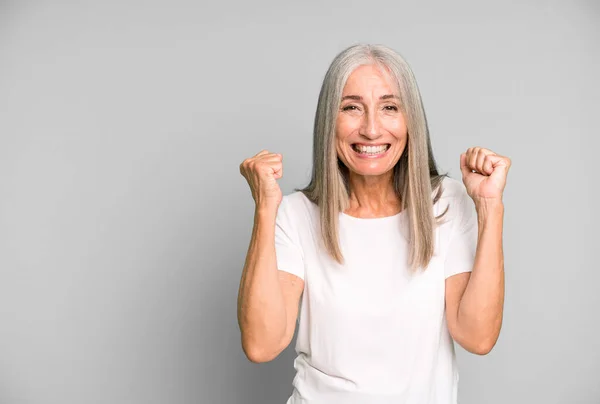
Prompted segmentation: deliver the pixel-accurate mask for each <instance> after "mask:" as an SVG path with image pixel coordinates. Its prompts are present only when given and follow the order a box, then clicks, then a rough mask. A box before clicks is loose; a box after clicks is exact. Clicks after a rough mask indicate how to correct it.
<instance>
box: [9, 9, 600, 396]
mask: <svg viewBox="0 0 600 404" xmlns="http://www.w3.org/2000/svg"><path fill="white" fill-rule="evenodd" d="M483 3H484V2H478V1H470V2H437V3H429V2H401V1H393V2H376V3H366V2H356V1H338V2H328V3H326V5H325V4H324V5H317V2H314V4H313V3H306V2H294V3H285V4H284V2H275V1H273V2H270V3H267V2H243V1H237V2H235V3H233V2H229V3H220V4H219V5H217V4H216V3H215V4H211V5H209V4H204V3H202V2H198V1H189V2H182V1H178V2H173V1H166V0H165V1H161V2H157V1H144V2H141V1H140V2H137V3H134V2H127V3H125V2H120V1H119V2H118V1H97V2H62V3H61V2H48V3H44V2H27V1H25V2H16V1H14V2H2V3H0V136H1V143H0V403H2V404H12V403H36V404H37V403H40V404H41V403H44V404H46V403H52V404H54V403H56V404H59V403H60V404H75V403H77V404H79V403H107V404H108V403H111V404H116V403H145V404H148V403H172V404H179V403H226V404H229V403H232V404H233V403H244V404H254V403H256V404H259V403H260V404H263V403H274V404H276V403H279V404H283V403H284V402H285V400H286V399H287V397H288V395H289V394H290V392H291V388H292V386H291V381H292V378H293V375H294V369H293V363H292V362H293V359H294V356H295V355H294V352H293V345H292V346H291V347H290V348H288V349H287V350H286V351H285V352H284V353H283V354H282V355H280V356H279V357H278V358H277V359H276V360H275V361H273V362H270V363H266V364H260V365H257V364H252V363H250V362H248V361H247V360H246V358H245V357H244V354H243V352H242V350H241V346H240V335H239V330H238V326H237V320H236V299H237V289H238V285H239V279H240V274H241V271H242V266H243V263H244V258H245V254H246V251H247V248H248V242H249V238H250V232H251V226H252V214H253V201H252V198H251V195H250V192H249V188H248V186H247V184H246V183H245V181H244V179H243V178H242V177H241V175H240V174H239V168H238V167H239V164H240V162H241V161H242V160H243V159H244V158H246V157H250V156H252V155H254V154H255V153H257V152H258V151H260V150H261V149H263V148H266V149H269V150H271V151H275V152H279V153H282V154H283V155H284V164H285V165H284V166H285V173H284V175H285V176H284V178H283V179H282V180H281V181H280V183H281V186H282V189H283V191H284V193H286V194H287V193H290V192H292V190H293V188H294V187H298V186H302V185H305V184H306V182H307V180H308V178H309V177H308V176H309V172H310V168H311V150H312V149H311V148H312V134H311V131H312V124H313V117H314V111H315V107H316V101H317V95H318V92H319V88H320V85H321V80H322V78H323V75H324V73H325V70H326V69H327V66H328V65H329V63H330V62H331V60H332V59H333V57H334V56H335V54H337V53H338V52H339V51H341V50H342V49H344V48H345V47H347V46H349V45H352V44H354V43H357V42H372V43H383V44H386V45H388V46H391V47H393V48H395V49H396V50H398V51H399V52H400V53H401V54H403V55H404V56H405V57H406V58H407V59H408V61H409V63H411V65H412V67H413V69H414V71H415V74H416V76H417V79H418V81H419V84H420V88H421V91H422V95H423V98H424V103H425V108H426V111H427V114H428V118H429V122H430V126H431V132H432V142H433V147H434V152H435V155H436V157H437V159H438V161H439V163H440V166H441V168H442V169H443V170H444V171H448V172H449V173H450V174H451V176H453V177H454V178H457V179H458V178H460V171H459V167H458V162H459V155H460V153H461V152H462V151H464V150H466V149H467V148H468V147H470V146H484V147H487V148H490V149H492V150H494V151H496V152H498V153H500V154H504V155H508V156H509V157H511V158H512V160H513V167H512V169H511V172H510V175H509V181H508V186H507V189H506V193H505V202H506V226H505V244H504V245H505V254H506V280H507V283H506V287H507V290H506V305H505V319H504V325H503V329H502V333H501V336H500V339H499V341H498V344H497V345H496V347H495V348H494V350H493V351H492V352H491V353H490V354H489V355H487V356H475V355H472V354H469V353H467V352H465V351H464V350H462V349H461V348H460V347H458V346H457V350H458V360H459V366H460V371H461V382H460V402H461V403H462V404H476V403H477V404H479V403H486V404H505V403H532V402H535V403H546V404H551V403H569V404H575V403H586V404H592V403H600V383H598V381H599V380H600V338H599V337H598V333H599V332H600V314H598V313H599V309H600V294H599V293H598V284H599V282H600V275H599V269H600V268H599V266H598V264H597V248H598V247H597V245H598V233H597V229H598V226H599V225H600V223H599V220H598V214H597V210H594V209H593V204H594V201H596V202H595V204H597V199H595V197H597V184H596V183H592V179H594V180H596V179H597V175H592V173H591V171H592V169H594V168H596V167H597V164H595V159H596V158H597V156H598V153H597V149H598V146H599V142H598V136H599V135H600V133H599V129H600V125H599V123H598V107H599V106H600V96H599V94H600V83H599V79H598V72H599V71H600V57H599V52H598V49H599V40H600V7H599V5H598V2H594V1H587V2H585V1H571V2H559V1H539V2H533V1H520V2H516V1H515V2H494V3H490V2H485V4H483ZM593 193H596V194H593ZM293 343H295V341H294V342H293Z"/></svg>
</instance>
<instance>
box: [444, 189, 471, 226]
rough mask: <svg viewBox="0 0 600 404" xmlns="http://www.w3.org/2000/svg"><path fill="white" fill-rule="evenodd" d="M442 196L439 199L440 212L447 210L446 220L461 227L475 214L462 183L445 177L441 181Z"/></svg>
mask: <svg viewBox="0 0 600 404" xmlns="http://www.w3.org/2000/svg"><path fill="white" fill-rule="evenodd" d="M442 188H443V191H442V196H441V197H440V201H439V202H438V203H440V205H441V206H440V212H443V211H444V209H446V207H447V208H448V214H447V215H446V217H447V219H449V220H451V221H453V222H455V223H456V224H458V225H459V226H463V225H464V223H465V222H468V221H470V220H471V219H472V218H473V217H474V216H473V215H474V213H475V205H474V204H473V200H472V199H471V197H470V196H469V194H468V193H467V189H466V187H465V185H464V184H463V182H462V181H459V180H456V179H454V178H450V177H445V178H444V179H443V180H442Z"/></svg>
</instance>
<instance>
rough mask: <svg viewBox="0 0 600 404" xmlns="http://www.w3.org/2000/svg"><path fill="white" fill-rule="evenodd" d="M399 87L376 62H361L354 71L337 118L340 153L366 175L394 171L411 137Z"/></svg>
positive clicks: (344, 159) (357, 171)
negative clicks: (365, 63) (372, 63)
mask: <svg viewBox="0 0 600 404" xmlns="http://www.w3.org/2000/svg"><path fill="white" fill-rule="evenodd" d="M398 97H399V94H398V89H397V88H396V85H395V84H393V82H392V80H391V77H390V76H389V75H387V74H384V73H382V72H381V71H380V70H379V69H378V68H377V67H376V66H373V65H363V66H359V67H358V68H356V70H354V71H353V72H352V74H350V76H349V77H348V80H347V82H346V85H345V86H344V91H343V92H342V102H341V104H340V109H339V111H338V115H337V119H336V134H335V136H336V150H337V155H338V157H339V158H340V160H342V162H343V163H344V164H345V165H346V167H348V169H349V170H350V171H351V172H353V173H355V174H359V175H363V176H379V175H382V174H386V173H391V170H392V169H393V168H394V166H395V165H396V163H397V162H398V160H399V159H400V157H401V156H402V153H403V152H404V149H405V147H406V142H407V138H408V134H407V128H406V123H405V120H404V116H403V115H402V113H401V112H400V100H399V98H398Z"/></svg>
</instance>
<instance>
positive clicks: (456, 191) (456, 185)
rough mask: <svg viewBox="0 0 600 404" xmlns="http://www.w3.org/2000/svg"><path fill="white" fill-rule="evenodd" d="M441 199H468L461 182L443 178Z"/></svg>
mask: <svg viewBox="0 0 600 404" xmlns="http://www.w3.org/2000/svg"><path fill="white" fill-rule="evenodd" d="M442 189H443V191H442V196H441V197H442V198H458V199H463V198H464V197H465V196H467V197H468V194H467V189H466V188H465V185H464V184H463V182H462V181H459V180H456V179H454V178H450V177H444V179H443V180H442Z"/></svg>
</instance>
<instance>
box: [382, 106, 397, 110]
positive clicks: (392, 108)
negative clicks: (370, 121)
mask: <svg viewBox="0 0 600 404" xmlns="http://www.w3.org/2000/svg"><path fill="white" fill-rule="evenodd" d="M384 108H385V110H386V111H398V107H397V106H395V105H386V106H385V107H384Z"/></svg>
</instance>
